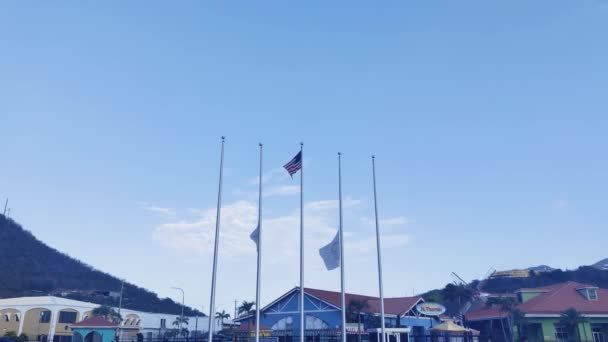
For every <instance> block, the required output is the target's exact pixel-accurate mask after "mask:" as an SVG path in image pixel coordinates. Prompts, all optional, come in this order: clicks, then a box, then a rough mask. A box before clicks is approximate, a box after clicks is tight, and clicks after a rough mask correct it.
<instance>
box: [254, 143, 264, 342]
mask: <svg viewBox="0 0 608 342" xmlns="http://www.w3.org/2000/svg"><path fill="white" fill-rule="evenodd" d="M262 149H263V146H262V143H260V180H259V181H260V191H259V198H258V243H257V246H258V273H257V281H256V285H255V342H260V287H261V277H262Z"/></svg>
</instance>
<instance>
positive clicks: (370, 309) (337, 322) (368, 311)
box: [235, 287, 434, 341]
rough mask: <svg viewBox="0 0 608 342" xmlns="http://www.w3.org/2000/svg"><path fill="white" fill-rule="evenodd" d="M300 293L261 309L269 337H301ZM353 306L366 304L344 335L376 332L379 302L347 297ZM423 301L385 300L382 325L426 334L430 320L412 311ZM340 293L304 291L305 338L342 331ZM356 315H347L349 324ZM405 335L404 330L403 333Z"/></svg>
mask: <svg viewBox="0 0 608 342" xmlns="http://www.w3.org/2000/svg"><path fill="white" fill-rule="evenodd" d="M299 296H300V289H299V287H295V288H293V289H292V290H290V291H288V292H287V293H285V294H283V295H282V296H281V297H279V298H277V299H276V300H274V301H273V302H271V303H270V304H268V305H267V306H265V307H264V308H262V309H261V312H260V324H261V325H262V326H264V327H268V329H269V330H270V334H271V336H278V337H286V339H285V341H290V340H292V338H293V337H296V336H299V335H300V311H299ZM352 302H363V303H366V305H365V307H364V308H363V309H361V313H360V321H361V325H360V326H359V325H358V324H357V323H354V324H353V323H350V324H347V334H355V335H356V334H357V333H358V331H362V332H363V333H365V332H366V331H367V330H368V329H374V328H377V327H378V326H379V324H380V300H379V298H378V297H372V296H364V295H356V294H350V293H348V294H346V304H347V306H348V305H349V303H352ZM423 302H424V299H423V298H422V297H399V298H385V299H384V306H385V324H386V326H387V327H388V328H404V329H405V328H409V329H406V330H407V331H408V332H410V333H412V334H420V335H423V334H426V333H428V329H429V328H431V327H432V325H433V320H434V319H433V318H431V317H423V316H420V315H418V314H417V313H416V311H415V307H416V305H417V304H419V303H423ZM340 308H341V303H340V292H333V291H325V290H318V289H310V288H305V291H304V313H305V322H304V324H305V330H306V335H307V337H311V338H313V339H312V340H314V337H318V336H325V335H336V334H337V333H339V332H340V331H341V326H342V316H341V309H340ZM353 314H354V315H355V317H356V316H357V313H353V312H350V313H348V315H349V316H351V319H350V321H353V320H354V321H357V320H359V319H354V318H353V317H352V316H353ZM235 321H237V322H240V323H241V324H242V325H244V326H250V327H251V326H254V317H253V315H248V316H245V317H240V318H237V319H236V320H235ZM404 331H405V330H404Z"/></svg>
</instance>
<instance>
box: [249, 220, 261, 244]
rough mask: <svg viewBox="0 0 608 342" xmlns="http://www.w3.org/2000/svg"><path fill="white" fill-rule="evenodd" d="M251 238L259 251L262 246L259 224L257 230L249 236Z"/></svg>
mask: <svg viewBox="0 0 608 342" xmlns="http://www.w3.org/2000/svg"><path fill="white" fill-rule="evenodd" d="M249 238H251V240H253V242H255V245H256V247H257V249H260V244H259V243H258V241H260V224H259V223H258V225H257V226H256V227H255V230H254V231H252V232H251V234H249Z"/></svg>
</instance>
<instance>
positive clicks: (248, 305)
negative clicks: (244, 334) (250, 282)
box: [238, 300, 255, 317]
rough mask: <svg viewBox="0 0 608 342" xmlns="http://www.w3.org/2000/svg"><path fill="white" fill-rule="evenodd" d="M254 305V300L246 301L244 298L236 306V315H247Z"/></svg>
mask: <svg viewBox="0 0 608 342" xmlns="http://www.w3.org/2000/svg"><path fill="white" fill-rule="evenodd" d="M254 307H255V302H248V301H246V300H244V301H243V302H242V303H241V305H240V306H239V307H238V315H239V317H241V316H247V315H249V314H251V313H252V312H253V308H254Z"/></svg>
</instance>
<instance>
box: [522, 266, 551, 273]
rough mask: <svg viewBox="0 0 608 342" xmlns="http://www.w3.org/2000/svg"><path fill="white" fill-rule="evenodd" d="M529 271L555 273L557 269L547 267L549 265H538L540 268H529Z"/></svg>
mask: <svg viewBox="0 0 608 342" xmlns="http://www.w3.org/2000/svg"><path fill="white" fill-rule="evenodd" d="M527 270H528V271H534V272H553V271H555V270H556V268H553V267H551V266H547V265H538V266H533V267H528V268H527Z"/></svg>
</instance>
